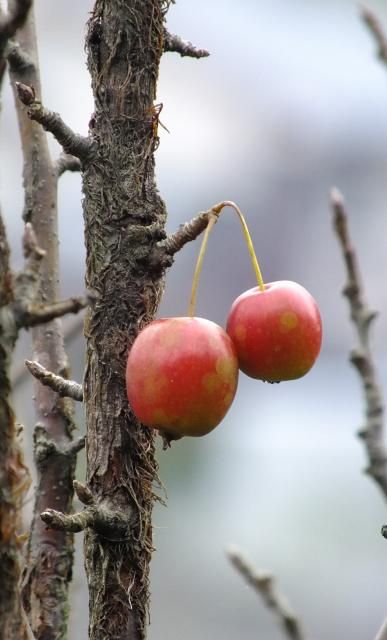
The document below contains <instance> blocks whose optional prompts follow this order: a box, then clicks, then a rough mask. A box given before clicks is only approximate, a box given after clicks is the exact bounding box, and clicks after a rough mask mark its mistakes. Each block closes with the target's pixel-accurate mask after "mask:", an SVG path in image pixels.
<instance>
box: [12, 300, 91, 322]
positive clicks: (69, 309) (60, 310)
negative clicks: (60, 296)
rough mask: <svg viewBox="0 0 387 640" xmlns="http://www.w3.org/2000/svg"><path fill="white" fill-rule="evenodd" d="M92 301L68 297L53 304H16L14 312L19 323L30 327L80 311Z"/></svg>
mask: <svg viewBox="0 0 387 640" xmlns="http://www.w3.org/2000/svg"><path fill="white" fill-rule="evenodd" d="M89 302H90V298H88V297H79V298H68V299H67V300H59V301H58V302H53V303H52V304H41V305H38V304H29V305H27V306H26V307H24V306H23V305H20V304H18V305H15V308H14V313H15V318H16V322H17V325H18V326H19V327H24V328H26V329H28V328H29V327H36V326H37V325H39V324H45V323H46V322H50V320H54V319H55V318H62V317H63V316H65V315H66V314H67V313H78V311H80V310H81V309H84V308H85V307H87V305H88V304H89Z"/></svg>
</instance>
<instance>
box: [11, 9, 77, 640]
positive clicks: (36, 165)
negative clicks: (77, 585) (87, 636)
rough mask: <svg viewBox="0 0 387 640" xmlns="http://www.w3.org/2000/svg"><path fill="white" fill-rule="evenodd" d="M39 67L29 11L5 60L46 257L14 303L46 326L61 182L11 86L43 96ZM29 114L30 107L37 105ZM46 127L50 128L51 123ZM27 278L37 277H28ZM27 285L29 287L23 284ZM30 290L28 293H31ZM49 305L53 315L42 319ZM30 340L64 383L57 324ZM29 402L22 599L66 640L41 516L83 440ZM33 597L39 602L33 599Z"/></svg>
mask: <svg viewBox="0 0 387 640" xmlns="http://www.w3.org/2000/svg"><path fill="white" fill-rule="evenodd" d="M12 2H14V0H9V3H10V4H11V3H12ZM11 51H12V47H11ZM37 61H38V50H37V42H36V32H35V25H34V16H33V12H32V11H31V12H30V15H29V17H28V20H27V22H26V24H25V26H24V27H23V29H21V30H20V31H19V32H18V34H17V49H16V50H15V51H14V53H13V54H11V55H9V57H8V62H9V71H10V76H11V84H12V87H13V91H14V95H15V105H16V112H17V117H18V122H19V131H20V138H21V145H22V151H23V160H24V169H23V178H24V189H25V197H24V215H23V217H24V220H25V221H27V222H29V221H31V222H32V224H33V226H34V230H35V233H36V236H37V243H38V246H39V247H41V248H42V249H44V251H45V252H46V255H45V257H44V259H43V260H42V261H41V264H40V269H39V273H38V274H37V278H36V285H35V284H34V286H35V293H36V295H35V296H34V297H33V298H31V297H30V299H28V298H25V299H24V301H23V300H22V301H20V298H19V299H18V300H16V301H15V302H16V303H20V302H22V304H21V307H22V309H23V305H24V309H23V311H25V310H26V309H27V316H28V313H30V312H35V311H36V310H38V311H39V312H40V314H39V313H38V315H40V320H43V318H42V313H43V310H44V309H45V312H46V317H45V318H44V320H47V319H48V316H49V315H51V317H53V316H57V315H58V313H57V312H58V303H56V301H57V300H58V298H59V288H58V282H59V256H58V224H57V185H58V179H57V175H56V172H55V167H54V164H53V162H52V160H51V157H50V153H49V149H48V144H47V136H46V134H45V132H44V130H43V128H42V127H41V126H40V124H39V123H38V122H35V121H33V120H32V119H31V118H29V117H28V114H27V109H25V108H24V107H23V104H22V102H21V101H20V99H19V97H18V94H17V91H16V83H23V85H24V86H27V88H28V86H30V87H31V86H33V87H34V88H35V89H36V93H37V95H41V93H42V91H41V85H40V75H39V69H38V62H37ZM31 108H32V109H33V108H34V104H32V105H31ZM51 124H55V118H54V120H53V123H51ZM56 124H57V125H58V122H56ZM59 124H60V123H59ZM61 133H62V135H63V136H64V138H65V140H67V138H66V135H67V134H68V133H69V130H68V128H67V129H66V127H64V128H62V132H61ZM68 139H69V141H70V142H73V143H74V144H75V146H76V143H78V142H79V147H80V148H82V144H81V143H82V138H80V137H79V138H77V137H75V140H74V139H73V138H71V136H70V135H69V137H68ZM27 271H28V269H27ZM31 277H32V278H34V274H33V273H31ZM25 284H26V286H27V288H28V284H27V282H26V283H25ZM34 286H33V287H30V291H31V290H32V289H33V288H34ZM71 306H72V305H70V307H71ZM75 306H77V305H75ZM50 307H51V311H52V312H53V311H55V313H51V314H49V313H48V314H47V312H48V311H49V310H50ZM62 310H63V309H62ZM69 310H71V309H69ZM19 312H20V308H19ZM25 319H26V318H25ZM29 320H32V317H30V318H29ZM32 341H33V352H34V358H35V359H39V362H42V363H44V365H45V366H46V367H47V368H48V369H49V370H50V371H52V372H53V373H55V374H58V375H60V376H62V377H66V376H67V370H68V365H67V357H66V353H65V351H64V346H63V333H62V329H61V322H60V320H59V319H56V320H52V321H51V322H50V323H49V324H44V325H43V326H36V327H33V329H32ZM34 397H35V412H36V417H37V423H38V424H37V426H36V428H35V432H34V454H35V462H36V468H37V486H36V491H35V504H34V512H33V518H32V523H31V527H30V532H29V533H30V535H29V542H28V547H27V549H26V551H25V571H24V575H23V583H22V594H23V602H24V607H25V611H26V613H27V616H28V618H29V621H30V625H31V628H32V630H33V633H34V635H35V637H36V640H53V639H54V638H55V639H57V640H63V639H64V638H66V637H67V616H68V587H69V582H70V580H71V571H72V563H73V536H72V534H71V533H68V532H65V531H54V530H48V529H47V528H46V527H45V526H44V524H43V522H42V520H41V518H40V513H41V512H42V511H44V510H45V509H46V508H47V507H51V506H53V505H55V507H56V508H57V509H59V510H61V511H64V512H69V511H71V508H72V499H73V488H72V481H73V478H74V471H75V463H76V453H77V451H79V450H80V448H81V447H82V446H83V440H82V439H79V438H78V439H76V440H73V438H72V433H73V431H74V429H75V424H74V420H73V405H72V402H71V401H70V400H69V399H68V398H61V397H59V396H58V395H57V394H55V392H54V391H52V389H50V388H49V387H46V386H43V385H42V384H40V383H39V382H37V381H36V382H35V384H34ZM37 594H39V597H36V595H37Z"/></svg>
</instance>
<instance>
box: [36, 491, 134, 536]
mask: <svg viewBox="0 0 387 640" xmlns="http://www.w3.org/2000/svg"><path fill="white" fill-rule="evenodd" d="M73 486H74V489H75V492H76V494H77V496H78V498H79V500H80V501H81V502H82V503H83V504H84V505H86V508H85V509H83V511H80V512H79V513H74V514H64V513H61V512H60V511H55V509H46V510H45V511H44V512H43V513H42V514H41V516H40V517H41V518H42V520H43V522H45V523H46V525H47V526H48V527H50V528H51V529H57V530H59V531H69V532H71V533H78V532H80V531H84V530H85V529H88V528H89V529H93V530H94V531H95V532H96V533H98V534H99V535H101V536H102V537H104V538H106V539H108V540H112V541H113V540H114V541H116V542H119V541H120V542H121V541H124V540H126V539H127V537H128V533H129V531H130V514H128V512H125V513H124V512H120V511H117V509H116V508H115V509H110V508H109V507H108V506H107V504H103V503H102V502H99V503H97V501H96V500H95V498H94V496H93V494H92V492H91V491H90V489H89V487H88V486H86V485H84V484H82V483H81V482H78V481H77V480H74V482H73Z"/></svg>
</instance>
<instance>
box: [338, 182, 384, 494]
mask: <svg viewBox="0 0 387 640" xmlns="http://www.w3.org/2000/svg"><path fill="white" fill-rule="evenodd" d="M331 205H332V210H333V224H334V229H335V231H336V235H337V237H338V240H339V243H340V247H341V250H342V253H343V257H344V262H345V266H346V271H347V283H346V285H345V287H344V290H343V294H344V295H345V296H346V298H347V299H348V302H349V307H350V312H351V320H352V322H353V324H354V326H355V329H356V333H357V337H358V346H357V347H356V348H355V349H354V350H353V351H352V353H351V356H350V360H351V362H352V364H353V365H354V367H355V368H356V369H357V371H358V373H359V376H360V379H361V382H362V385H363V390H364V397H365V405H366V411H365V425H364V427H363V428H362V429H361V431H360V432H359V436H360V437H361V438H362V440H363V441H364V443H365V447H366V451H367V456H368V469H367V473H368V474H369V475H370V476H371V477H373V478H374V480H375V481H376V483H377V484H378V485H379V487H380V489H381V490H382V492H383V495H384V497H385V498H387V452H386V448H385V444H384V401H383V396H382V392H381V390H380V386H379V382H378V379H377V373H376V367H375V364H374V360H373V356H372V352H371V346H370V338H369V332H370V327H371V324H372V321H373V320H374V318H375V317H376V313H375V312H374V311H371V310H370V309H369V307H368V306H367V304H366V303H365V300H364V293H363V287H362V284H361V277H360V271H359V265H358V261H357V257H356V253H355V250H354V248H353V246H352V243H351V237H350V233H349V228H348V217H347V213H346V211H345V207H344V200H343V197H342V195H341V194H340V193H339V191H337V190H336V189H333V190H332V193H331Z"/></svg>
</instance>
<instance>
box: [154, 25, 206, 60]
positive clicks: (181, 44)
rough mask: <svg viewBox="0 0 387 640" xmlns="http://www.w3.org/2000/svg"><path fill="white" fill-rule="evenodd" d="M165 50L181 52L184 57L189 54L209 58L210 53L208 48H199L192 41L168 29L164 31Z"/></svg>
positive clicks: (192, 56) (194, 56)
mask: <svg viewBox="0 0 387 640" xmlns="http://www.w3.org/2000/svg"><path fill="white" fill-rule="evenodd" d="M164 51H172V52H174V53H179V54H180V55H181V56H182V57H184V56H188V57H190V58H207V57H208V56H209V55H210V52H209V51H207V50H206V49H199V48H198V47H195V45H193V44H192V42H189V41H188V40H183V39H182V38H180V36H177V35H175V34H174V33H169V31H167V30H165V32H164Z"/></svg>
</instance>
